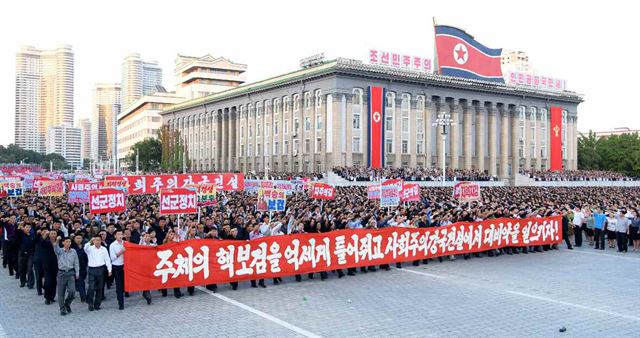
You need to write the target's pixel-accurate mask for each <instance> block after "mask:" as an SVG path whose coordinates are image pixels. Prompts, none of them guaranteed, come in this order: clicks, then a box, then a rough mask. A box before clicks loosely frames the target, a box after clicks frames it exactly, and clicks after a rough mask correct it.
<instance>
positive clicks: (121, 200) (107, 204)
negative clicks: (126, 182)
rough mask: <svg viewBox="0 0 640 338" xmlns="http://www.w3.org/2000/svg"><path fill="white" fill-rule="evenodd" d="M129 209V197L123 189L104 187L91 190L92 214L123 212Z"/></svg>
mask: <svg viewBox="0 0 640 338" xmlns="http://www.w3.org/2000/svg"><path fill="white" fill-rule="evenodd" d="M126 209H127V197H126V195H125V193H124V191H122V190H121V189H114V188H104V189H98V190H91V191H89V211H90V212H91V213H92V214H106V213H108V212H122V211H125V210H126Z"/></svg>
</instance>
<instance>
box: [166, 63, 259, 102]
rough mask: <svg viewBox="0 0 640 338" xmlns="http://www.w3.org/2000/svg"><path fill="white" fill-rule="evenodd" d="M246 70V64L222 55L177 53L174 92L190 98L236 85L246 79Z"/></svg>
mask: <svg viewBox="0 0 640 338" xmlns="http://www.w3.org/2000/svg"><path fill="white" fill-rule="evenodd" d="M246 70H247V65H245V64H241V63H235V62H232V61H230V60H228V59H226V58H224V57H217V58H216V57H213V56H211V55H210V54H207V55H205V56H201V57H196V56H185V55H180V54H178V56H177V57H176V68H175V71H174V75H175V81H176V94H178V96H181V97H184V98H185V99H187V100H190V99H195V98H198V97H203V96H207V95H211V94H213V93H218V92H221V91H224V90H227V89H231V88H233V87H237V86H239V85H241V84H243V83H244V82H245V81H246V79H245V78H244V75H243V74H244V72H245V71H246Z"/></svg>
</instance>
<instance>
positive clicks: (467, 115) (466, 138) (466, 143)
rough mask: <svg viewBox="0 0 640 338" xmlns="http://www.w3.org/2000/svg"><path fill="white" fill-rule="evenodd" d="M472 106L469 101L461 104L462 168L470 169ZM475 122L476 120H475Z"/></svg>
mask: <svg viewBox="0 0 640 338" xmlns="http://www.w3.org/2000/svg"><path fill="white" fill-rule="evenodd" d="M472 109H473V107H472V106H471V104H470V102H469V101H465V102H464V105H463V106H462V114H463V115H462V145H463V147H464V148H463V149H464V155H463V156H464V169H466V170H471V167H472V163H473V157H472V156H473V141H472V140H473V138H472V137H473V132H472V131H471V122H472V119H473V115H472V114H471V111H472ZM476 123H477V121H476Z"/></svg>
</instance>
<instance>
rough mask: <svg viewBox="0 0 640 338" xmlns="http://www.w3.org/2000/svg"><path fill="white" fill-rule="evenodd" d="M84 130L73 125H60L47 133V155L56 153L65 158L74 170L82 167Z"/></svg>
mask: <svg viewBox="0 0 640 338" xmlns="http://www.w3.org/2000/svg"><path fill="white" fill-rule="evenodd" d="M81 140H82V130H81V129H80V128H74V127H72V126H71V125H66V124H63V125H59V126H54V127H51V128H49V130H48V131H47V154H51V153H56V154H60V155H62V156H63V157H64V159H65V161H66V163H67V164H68V165H70V166H72V167H74V168H81V167H82V157H81V147H82V146H81V143H82V141H81Z"/></svg>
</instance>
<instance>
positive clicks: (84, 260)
mask: <svg viewBox="0 0 640 338" xmlns="http://www.w3.org/2000/svg"><path fill="white" fill-rule="evenodd" d="M71 247H72V248H73V249H74V250H75V251H76V254H78V262H79V263H80V276H86V275H87V266H88V264H89V258H88V257H87V253H86V252H84V248H83V247H80V248H79V247H78V246H77V245H76V243H73V244H72V245H71Z"/></svg>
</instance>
